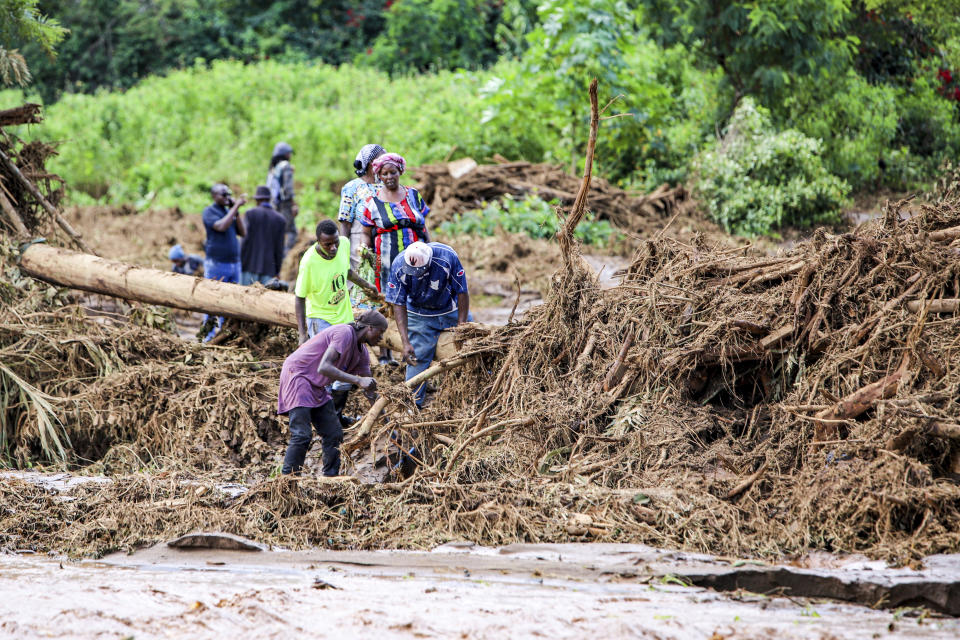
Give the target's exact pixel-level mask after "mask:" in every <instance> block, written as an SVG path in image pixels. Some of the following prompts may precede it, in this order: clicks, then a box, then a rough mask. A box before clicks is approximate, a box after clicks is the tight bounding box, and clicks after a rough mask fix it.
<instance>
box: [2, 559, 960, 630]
mask: <svg viewBox="0 0 960 640" xmlns="http://www.w3.org/2000/svg"><path fill="white" fill-rule="evenodd" d="M736 565H737V563H736V562H733V561H727V560H721V559H717V558H710V557H708V556H699V555H691V554H682V553H671V552H664V551H657V550H654V549H650V548H648V547H642V546H636V545H578V544H569V545H509V546H506V547H501V548H498V549H491V548H482V547H475V546H473V545H470V544H467V543H465V544H452V545H445V546H444V547H441V548H439V549H436V550H435V551H433V552H424V553H416V552H349V551H346V552H344V551H341V552H335V551H326V550H312V551H301V552H284V551H273V552H260V553H256V552H242V551H218V550H188V551H184V550H177V549H171V548H168V547H166V546H165V545H159V546H156V547H153V548H150V549H144V550H141V551H138V552H136V553H134V554H132V555H126V554H115V555H111V556H107V557H105V558H103V559H102V560H100V561H84V562H69V561H66V560H61V559H56V558H47V557H38V556H19V555H3V556H0V619H2V622H0V635H2V636H5V637H39V636H45V637H60V638H65V637H69V638H124V637H137V638H144V637H192V638H222V637H230V636H234V637H258V638H281V637H282V638H286V637H290V635H291V634H295V635H299V636H303V635H305V634H309V635H322V636H325V637H359V636H361V635H367V634H370V633H376V635H377V637H382V638H430V637H470V638H503V637H548V638H574V637H576V638H583V637H599V638H608V637H640V638H678V639H679V638H684V639H686V638H711V639H717V638H817V639H821V638H884V637H891V638H892V637H897V638H955V637H957V634H958V633H960V621H958V620H956V619H952V618H942V617H938V616H936V615H934V616H929V615H928V614H926V613H924V612H922V611H920V610H915V609H910V608H901V609H897V610H894V611H890V610H875V609H870V608H868V607H864V606H855V605H851V604H843V603H837V602H832V601H824V600H817V599H810V598H802V597H797V596H795V595H790V594H787V596H789V597H781V596H779V595H777V593H776V592H774V593H768V594H767V595H762V594H758V593H749V592H747V591H745V590H738V591H735V592H733V593H726V594H724V593H718V592H716V591H713V590H711V589H707V588H703V587H697V586H689V585H690V583H689V581H688V579H686V578H685V577H684V574H685V573H688V574H693V573H696V572H697V571H701V572H702V571H707V570H709V571H711V572H714V573H717V574H720V573H723V572H725V571H727V572H729V571H735V570H737V569H739V568H740V567H737V566H736ZM741 565H742V563H741ZM752 568H753V569H760V568H759V567H756V566H754V567H752ZM798 571H799V570H798ZM843 571H845V570H844V569H840V570H837V569H834V570H832V571H831V570H820V573H826V574H829V573H840V572H843ZM852 571H867V569H866V568H862V569H856V568H854V569H852ZM887 573H889V572H888V571H885V570H880V571H878V574H887ZM5 596H13V597H5ZM694 611H695V612H696V615H691V613H692V612H694Z"/></svg>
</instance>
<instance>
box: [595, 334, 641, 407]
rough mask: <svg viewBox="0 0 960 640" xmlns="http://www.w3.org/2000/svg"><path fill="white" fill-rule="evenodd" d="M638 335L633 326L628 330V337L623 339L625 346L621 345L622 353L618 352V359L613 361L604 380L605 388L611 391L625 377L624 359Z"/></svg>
mask: <svg viewBox="0 0 960 640" xmlns="http://www.w3.org/2000/svg"><path fill="white" fill-rule="evenodd" d="M635 337H636V330H635V329H633V328H632V327H631V328H630V330H629V331H628V332H627V337H626V339H625V340H624V341H623V346H622V347H620V353H619V354H617V358H616V360H614V361H613V364H611V365H610V369H609V370H608V371H607V377H606V378H605V379H604V381H603V390H604V391H610V390H611V389H613V388H614V387H615V386H617V383H618V382H620V378H622V377H623V372H624V371H625V369H626V368H625V367H624V359H626V357H627V352H628V351H630V347H632V346H633V340H634V338H635Z"/></svg>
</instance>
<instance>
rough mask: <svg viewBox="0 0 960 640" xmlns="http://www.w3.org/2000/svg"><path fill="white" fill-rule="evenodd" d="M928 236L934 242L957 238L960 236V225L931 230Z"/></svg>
mask: <svg viewBox="0 0 960 640" xmlns="http://www.w3.org/2000/svg"><path fill="white" fill-rule="evenodd" d="M927 237H928V238H930V239H931V240H933V241H934V242H943V241H944V240H955V239H956V238H960V226H958V227H950V228H949V229H940V230H939V231H931V232H930V233H929V234H928V235H927Z"/></svg>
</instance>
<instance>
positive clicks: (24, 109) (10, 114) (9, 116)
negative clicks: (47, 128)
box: [0, 102, 43, 127]
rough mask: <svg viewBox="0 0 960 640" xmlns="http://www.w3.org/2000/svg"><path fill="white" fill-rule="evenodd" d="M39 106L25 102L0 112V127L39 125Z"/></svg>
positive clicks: (40, 118) (40, 120)
mask: <svg viewBox="0 0 960 640" xmlns="http://www.w3.org/2000/svg"><path fill="white" fill-rule="evenodd" d="M41 122H43V118H42V117H41V116H40V105H38V104H34V103H32V102H27V103H25V104H22V105H20V106H19V107H14V108H12V109H3V110H0V127H15V126H17V125H21V124H40V123H41Z"/></svg>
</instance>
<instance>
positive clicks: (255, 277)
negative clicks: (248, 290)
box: [240, 271, 273, 287]
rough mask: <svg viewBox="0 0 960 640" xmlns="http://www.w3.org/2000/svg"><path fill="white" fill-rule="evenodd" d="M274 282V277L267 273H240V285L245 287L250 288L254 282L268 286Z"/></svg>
mask: <svg viewBox="0 0 960 640" xmlns="http://www.w3.org/2000/svg"><path fill="white" fill-rule="evenodd" d="M271 280H273V276H268V275H267V274H265V273H253V272H252V271H242V272H240V284H242V285H243V286H245V287H249V286H250V285H252V284H253V283H254V282H259V283H260V284H267V283H268V282H270V281H271Z"/></svg>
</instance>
